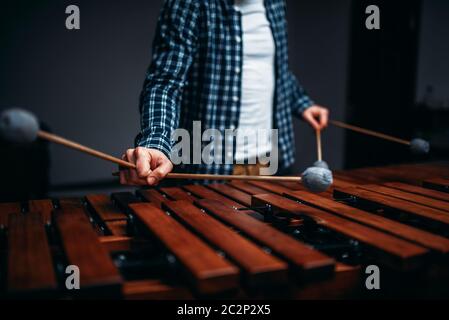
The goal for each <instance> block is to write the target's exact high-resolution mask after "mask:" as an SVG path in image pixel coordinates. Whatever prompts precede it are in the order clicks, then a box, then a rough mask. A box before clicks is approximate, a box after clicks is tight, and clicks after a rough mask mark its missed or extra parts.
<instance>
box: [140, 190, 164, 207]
mask: <svg viewBox="0 0 449 320" xmlns="http://www.w3.org/2000/svg"><path fill="white" fill-rule="evenodd" d="M137 195H138V196H140V197H141V198H142V199H144V200H145V201H148V202H151V204H152V205H154V206H156V207H158V208H161V206H162V204H163V203H164V202H165V201H168V200H169V199H167V197H166V196H165V195H163V194H162V193H160V192H159V191H158V190H156V189H141V190H137Z"/></svg>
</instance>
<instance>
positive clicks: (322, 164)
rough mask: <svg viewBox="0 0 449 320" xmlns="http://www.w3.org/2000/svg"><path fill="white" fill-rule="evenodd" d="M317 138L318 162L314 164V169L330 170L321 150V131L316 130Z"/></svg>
mask: <svg viewBox="0 0 449 320" xmlns="http://www.w3.org/2000/svg"><path fill="white" fill-rule="evenodd" d="M315 136H316V150H317V159H318V160H317V161H315V162H314V163H313V166H314V167H317V168H324V169H329V165H328V164H327V162H326V161H323V151H322V148H321V130H319V129H318V130H315Z"/></svg>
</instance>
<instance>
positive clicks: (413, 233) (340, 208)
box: [286, 191, 449, 254]
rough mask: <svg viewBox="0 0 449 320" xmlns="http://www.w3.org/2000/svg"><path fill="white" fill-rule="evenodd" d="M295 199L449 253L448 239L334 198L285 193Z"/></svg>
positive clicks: (443, 252) (295, 192)
mask: <svg viewBox="0 0 449 320" xmlns="http://www.w3.org/2000/svg"><path fill="white" fill-rule="evenodd" d="M286 195H287V196H289V197H292V198H293V199H295V200H299V201H301V202H303V203H306V204H309V205H312V206H314V207H317V208H320V209H323V210H326V211H329V212H332V213H334V214H336V215H339V216H341V217H343V218H347V219H350V220H353V221H356V222H359V223H362V224H365V225H367V226H370V227H374V228H377V229H379V230H382V231H386V232H388V233H391V234H393V235H395V236H398V237H401V238H403V239H405V240H408V241H411V242H414V243H417V244H419V245H422V246H424V247H426V248H429V249H432V250H435V251H437V252H440V253H442V254H448V253H449V239H447V238H444V237H441V236H438V235H435V234H433V233H430V232H427V231H423V230H420V229H418V228H415V227H411V226H408V225H406V224H403V223H399V222H396V221H394V220H390V219H387V218H385V217H382V216H379V215H376V214H373V213H369V212H366V211H363V210H360V209H357V208H354V207H351V206H349V205H346V204H343V203H339V202H337V201H334V200H330V199H325V198H323V197H320V196H318V195H315V194H311V193H308V192H303V191H299V192H298V191H294V192H290V193H287V194H286Z"/></svg>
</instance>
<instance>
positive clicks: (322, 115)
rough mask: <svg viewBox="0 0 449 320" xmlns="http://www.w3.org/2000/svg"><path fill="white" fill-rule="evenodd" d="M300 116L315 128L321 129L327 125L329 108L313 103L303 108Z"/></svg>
mask: <svg viewBox="0 0 449 320" xmlns="http://www.w3.org/2000/svg"><path fill="white" fill-rule="evenodd" d="M302 117H303V118H304V120H305V121H306V122H307V123H308V124H310V125H311V126H312V127H313V128H314V129H315V130H322V129H324V128H326V127H327V122H328V119H329V110H328V109H327V108H324V107H321V106H318V105H314V106H311V107H309V108H307V109H306V110H304V112H303V113H302Z"/></svg>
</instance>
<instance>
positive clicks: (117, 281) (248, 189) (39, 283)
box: [0, 163, 449, 299]
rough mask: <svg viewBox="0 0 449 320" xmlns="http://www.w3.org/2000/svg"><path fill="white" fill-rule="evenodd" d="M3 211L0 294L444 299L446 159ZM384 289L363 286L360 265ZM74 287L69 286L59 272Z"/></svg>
mask: <svg viewBox="0 0 449 320" xmlns="http://www.w3.org/2000/svg"><path fill="white" fill-rule="evenodd" d="M334 176H335V184H334V186H333V188H332V190H329V191H328V192H326V193H323V194H319V195H317V194H311V193H309V192H307V191H306V190H304V188H303V187H302V186H301V185H299V184H295V183H289V182H278V183H269V182H263V181H251V182H243V181H233V182H230V183H226V184H219V183H216V184H211V185H186V186H182V187H170V188H159V189H148V190H138V191H137V192H136V193H135V194H132V193H128V192H122V193H114V194H112V196H107V195H101V194H92V195H87V196H85V197H82V198H70V199H52V200H31V201H28V202H26V203H25V202H24V203H2V204H0V254H1V256H2V259H1V260H0V261H1V262H0V274H1V277H0V297H1V298H45V297H51V298H78V297H89V298H109V297H114V298H125V299H175V298H196V297H217V298H348V297H375V298H376V297H409V296H412V297H442V296H445V297H448V296H449V289H448V288H449V286H448V284H449V272H448V270H449V268H448V261H447V260H448V259H447V257H448V254H449V189H448V188H447V186H448V183H447V182H448V180H447V179H448V178H449V164H448V163H431V164H409V165H397V166H387V167H376V168H362V169H356V170H350V171H342V172H335V174H334ZM370 264H375V265H378V266H379V267H380V270H381V272H382V288H383V289H384V290H381V291H379V292H371V291H368V290H366V288H365V287H364V283H365V277H366V275H365V273H364V270H365V267H366V266H367V265H370ZM69 265H75V266H77V267H78V268H79V271H80V275H81V278H80V289H79V290H68V289H67V288H66V279H67V276H68V274H67V273H66V267H67V266H69Z"/></svg>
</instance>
